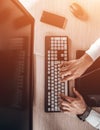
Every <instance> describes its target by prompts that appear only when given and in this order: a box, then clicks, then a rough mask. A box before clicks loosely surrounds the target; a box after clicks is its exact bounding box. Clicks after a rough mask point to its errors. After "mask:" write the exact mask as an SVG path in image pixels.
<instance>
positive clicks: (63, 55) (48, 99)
mask: <svg viewBox="0 0 100 130" xmlns="http://www.w3.org/2000/svg"><path fill="white" fill-rule="evenodd" d="M67 39H68V38H67V36H46V37H45V112H60V109H59V106H58V100H59V98H60V97H59V94H61V93H63V94H66V95H68V82H62V83H61V82H60V78H61V77H60V74H59V70H60V64H61V63H63V62H64V61H67V60H68V42H67Z"/></svg>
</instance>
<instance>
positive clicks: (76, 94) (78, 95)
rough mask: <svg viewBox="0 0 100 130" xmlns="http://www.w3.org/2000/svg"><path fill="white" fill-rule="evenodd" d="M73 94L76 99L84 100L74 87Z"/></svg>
mask: <svg viewBox="0 0 100 130" xmlns="http://www.w3.org/2000/svg"><path fill="white" fill-rule="evenodd" d="M73 93H74V94H75V96H76V97H78V98H82V96H81V94H80V93H79V92H78V91H77V90H76V89H75V87H73Z"/></svg>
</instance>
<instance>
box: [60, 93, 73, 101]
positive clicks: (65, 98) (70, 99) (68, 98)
mask: <svg viewBox="0 0 100 130" xmlns="http://www.w3.org/2000/svg"><path fill="white" fill-rule="evenodd" d="M61 99H62V100H63V99H64V100H65V101H67V102H69V103H71V102H72V101H73V100H74V98H72V97H69V96H64V95H63V94H61Z"/></svg>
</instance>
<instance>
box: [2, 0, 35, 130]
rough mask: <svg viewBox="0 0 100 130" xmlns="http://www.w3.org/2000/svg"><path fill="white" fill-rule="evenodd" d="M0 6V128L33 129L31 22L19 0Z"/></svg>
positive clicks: (3, 2) (4, 129) (3, 3)
mask: <svg viewBox="0 0 100 130" xmlns="http://www.w3.org/2000/svg"><path fill="white" fill-rule="evenodd" d="M0 6H1V9H0V14H2V15H0V19H2V21H3V22H2V23H0V34H2V35H0V129H1V130H32V115H33V113H32V108H33V106H32V105H33V103H32V102H33V38H34V19H33V17H32V16H31V15H30V14H29V13H28V12H27V10H26V9H25V8H24V7H23V6H22V5H21V3H20V2H19V1H18V0H11V1H6V0H3V1H2V4H1V5H0ZM7 10H8V11H7ZM7 12H8V13H7ZM3 15H4V16H7V15H8V16H9V17H7V19H6V17H3ZM23 19H24V20H23ZM25 19H27V21H26V20H25Z"/></svg>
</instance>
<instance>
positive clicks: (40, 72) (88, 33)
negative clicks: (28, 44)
mask: <svg viewBox="0 0 100 130" xmlns="http://www.w3.org/2000/svg"><path fill="white" fill-rule="evenodd" d="M73 1H74V0H37V3H35V5H33V7H32V8H31V10H30V12H31V13H32V15H33V16H34V17H35V88H34V107H33V114H34V117H33V122H34V123H33V125H34V127H33V128H34V130H73V129H75V130H94V128H93V127H91V126H90V125H88V123H86V122H82V121H79V120H78V119H77V118H76V117H73V116H72V115H66V114H62V113H53V114H47V113H45V112H44V91H45V89H44V87H45V84H44V83H45V78H44V74H45V73H44V69H45V68H44V62H45V59H44V52H45V51H44V48H45V46H44V45H45V44H44V37H45V35H67V36H68V37H69V38H70V39H71V58H70V59H73V58H75V51H76V50H77V49H88V47H89V46H90V45H91V44H92V43H93V42H94V41H95V40H96V39H97V38H98V37H100V17H99V15H100V1H99V0H77V2H78V3H79V4H80V5H82V7H83V8H84V9H85V10H86V12H87V13H88V15H89V19H88V21H81V20H79V19H77V18H76V17H74V16H73V15H72V14H71V12H70V11H69V5H70V4H71V3H72V2H73ZM43 10H47V11H50V12H53V13H56V14H59V15H62V16H65V17H66V18H67V20H68V21H67V26H66V28H65V30H63V29H59V28H56V27H53V26H50V25H46V24H44V23H41V22H40V17H41V14H42V11H43Z"/></svg>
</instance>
